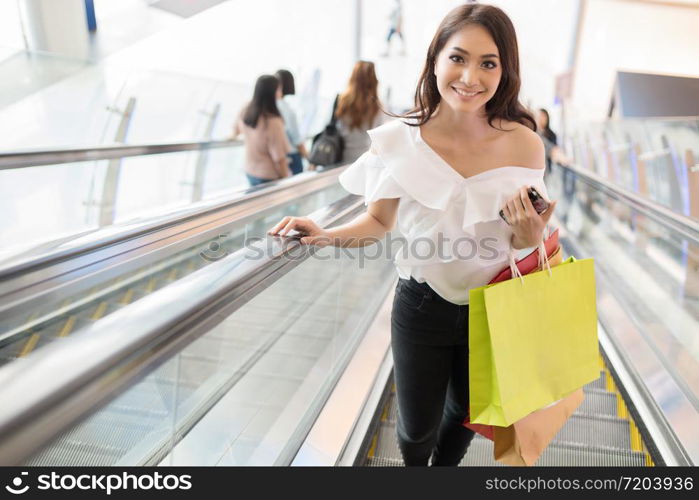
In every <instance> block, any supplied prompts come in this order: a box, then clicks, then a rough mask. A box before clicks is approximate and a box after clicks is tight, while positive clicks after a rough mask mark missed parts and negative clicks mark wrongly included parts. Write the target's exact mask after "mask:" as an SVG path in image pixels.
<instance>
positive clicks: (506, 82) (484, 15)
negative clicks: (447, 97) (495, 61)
mask: <svg viewBox="0 0 699 500" xmlns="http://www.w3.org/2000/svg"><path fill="white" fill-rule="evenodd" d="M473 24H477V25H479V26H482V27H483V28H485V29H486V30H487V31H488V33H490V36H491V37H493V40H494V41H495V45H497V47H498V52H499V53H500V64H501V66H502V76H501V78H500V84H499V85H498V88H497V90H496V91H495V95H494V96H493V97H492V98H491V99H490V101H488V102H487V103H486V105H485V110H486V113H487V115H488V124H489V125H490V126H491V127H492V126H493V121H494V120H495V119H502V120H506V121H512V122H518V123H521V124H522V125H525V126H527V127H529V128H531V129H532V130H536V122H535V121H534V117H533V116H532V115H531V114H530V113H529V112H528V111H527V110H526V109H525V108H524V106H522V104H520V102H519V88H520V77H519V49H518V47H517V35H516V34H515V28H514V26H513V25H512V21H510V18H509V17H507V14H505V13H504V12H503V11H502V10H500V9H498V8H497V7H493V6H492V5H481V4H473V3H471V4H466V5H461V6H460V7H456V8H455V9H453V10H452V11H451V12H449V14H447V16H446V17H445V18H444V20H443V21H442V22H441V24H440V25H439V28H437V33H435V35H434V38H433V39H432V43H430V47H429V49H428V50H427V60H426V61H425V67H424V69H423V70H422V75H420V80H419V81H418V84H417V90H416V91H415V107H414V108H413V109H411V110H410V111H408V112H407V113H406V114H404V115H401V117H402V118H407V119H409V122H408V124H409V125H413V126H420V125H424V124H425V123H427V121H428V120H429V119H430V118H431V117H432V115H433V114H434V112H435V111H436V110H437V106H438V105H439V103H440V101H441V96H440V95H439V89H438V88H437V77H436V76H435V74H434V68H435V64H436V62H437V56H438V55H439V53H440V52H441V51H442V49H443V48H444V45H445V44H446V43H447V41H448V40H449V38H451V36H452V35H453V34H455V33H457V32H458V31H459V30H461V29H462V28H464V27H465V26H468V25H473Z"/></svg>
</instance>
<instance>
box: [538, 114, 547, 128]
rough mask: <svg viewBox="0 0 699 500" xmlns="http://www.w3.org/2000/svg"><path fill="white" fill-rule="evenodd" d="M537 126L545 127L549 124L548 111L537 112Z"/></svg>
mask: <svg viewBox="0 0 699 500" xmlns="http://www.w3.org/2000/svg"><path fill="white" fill-rule="evenodd" d="M537 118H538V119H537V120H536V126H537V128H540V129H544V128H546V126H547V125H548V124H549V119H548V118H547V117H546V113H544V112H543V111H539V112H538V113H537Z"/></svg>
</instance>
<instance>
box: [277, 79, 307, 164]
mask: <svg viewBox="0 0 699 500" xmlns="http://www.w3.org/2000/svg"><path fill="white" fill-rule="evenodd" d="M275 76H276V77H277V79H278V80H279V82H280V85H279V90H278V91H277V96H276V97H277V108H278V109H279V112H280V113H281V115H282V119H283V120H284V128H285V130H286V137H287V139H289V143H290V144H291V153H289V154H288V157H289V169H290V170H291V174H292V175H296V174H300V173H301V172H303V158H308V152H307V151H306V146H305V145H304V143H303V137H302V136H301V132H300V131H299V120H298V116H297V114H296V111H295V110H294V107H293V105H292V103H291V102H289V101H290V100H291V99H290V98H289V96H293V95H295V94H296V85H295V83H294V75H292V74H291V72H290V71H288V70H285V69H280V70H279V71H277V72H276V73H275Z"/></svg>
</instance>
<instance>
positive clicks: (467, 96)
mask: <svg viewBox="0 0 699 500" xmlns="http://www.w3.org/2000/svg"><path fill="white" fill-rule="evenodd" d="M451 88H452V90H453V91H454V92H455V93H456V95H458V96H459V98H460V99H461V100H464V101H470V100H471V99H473V98H474V97H476V96H477V95H479V94H482V93H483V92H484V91H483V90H466V89H462V88H459V87H454V86H453V85H452V87H451Z"/></svg>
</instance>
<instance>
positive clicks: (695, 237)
mask: <svg viewBox="0 0 699 500" xmlns="http://www.w3.org/2000/svg"><path fill="white" fill-rule="evenodd" d="M557 165H558V167H560V168H563V169H566V170H569V171H570V172H572V173H573V174H575V175H576V176H577V177H579V178H580V179H581V180H582V181H584V182H585V183H587V184H589V185H590V186H592V187H593V188H595V189H596V190H598V191H601V192H603V193H605V194H607V195H611V196H612V197H613V198H616V199H617V200H619V201H621V202H623V203H624V204H625V205H627V206H628V207H630V208H632V209H634V210H636V211H638V212H640V213H642V214H644V215H646V216H648V217H650V218H651V219H653V220H655V221H657V222H658V223H660V224H661V225H662V226H666V227H670V228H671V229H673V230H674V231H677V232H678V233H680V234H682V235H683V236H685V237H686V238H687V239H689V240H690V241H691V242H692V243H694V244H698V245H699V221H697V220H696V219H693V218H691V217H687V216H685V215H681V214H678V213H676V212H674V211H673V210H670V209H669V208H667V207H665V206H663V205H661V204H659V203H657V202H655V201H652V200H649V199H648V198H644V197H643V196H641V195H639V194H638V193H634V192H633V191H630V190H628V189H626V188H624V187H621V186H619V185H617V184H614V183H612V182H610V181H608V180H606V179H604V178H603V177H602V176H600V175H599V174H597V173H595V172H592V171H590V170H588V169H586V168H584V167H582V166H579V165H574V164H571V165H561V164H557Z"/></svg>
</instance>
